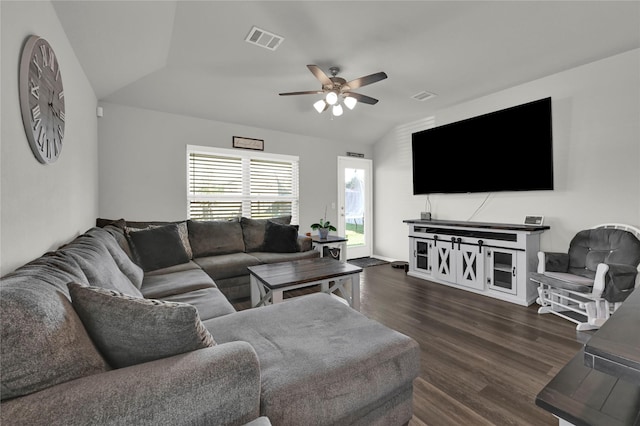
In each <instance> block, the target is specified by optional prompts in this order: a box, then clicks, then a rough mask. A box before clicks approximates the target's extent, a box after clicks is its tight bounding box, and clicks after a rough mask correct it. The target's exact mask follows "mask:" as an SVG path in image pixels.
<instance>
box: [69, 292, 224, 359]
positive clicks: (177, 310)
mask: <svg viewBox="0 0 640 426" xmlns="http://www.w3.org/2000/svg"><path fill="white" fill-rule="evenodd" d="M68 287H69V292H70V294H71V300H72V302H73V307H74V309H75V311H76V312H77V313H78V316H79V317H80V319H81V320H82V323H83V324H84V326H85V328H86V329H87V331H88V332H89V335H90V336H91V339H92V340H93V341H94V342H95V344H96V346H97V347H98V349H99V350H100V352H101V353H102V354H103V355H104V356H105V358H106V359H107V361H108V362H109V364H110V365H111V366H112V367H115V368H123V367H128V366H130V365H135V364H141V363H144V362H149V361H154V360H156V359H161V358H167V357H170V356H173V355H178V354H182V353H185V352H191V351H194V350H197V349H203V348H208V347H211V346H214V345H215V341H214V340H213V337H211V334H210V333H209V332H208V331H207V329H206V328H205V327H204V325H203V324H202V321H201V320H200V317H199V315H198V311H197V310H196V308H195V307H194V306H192V305H187V304H185V303H176V302H166V301H162V300H153V299H143V298H141V297H131V296H127V295H125V294H122V293H119V292H117V291H113V290H106V289H103V288H100V287H85V286H83V285H81V284H77V283H69V286H68Z"/></svg>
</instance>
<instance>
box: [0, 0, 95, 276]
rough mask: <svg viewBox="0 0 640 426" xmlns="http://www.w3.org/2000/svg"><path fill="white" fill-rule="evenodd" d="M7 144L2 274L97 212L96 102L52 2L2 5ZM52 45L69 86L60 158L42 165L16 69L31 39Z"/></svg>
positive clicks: (82, 226)
mask: <svg viewBox="0 0 640 426" xmlns="http://www.w3.org/2000/svg"><path fill="white" fill-rule="evenodd" d="M0 11H1V12H0V13H1V15H2V16H1V34H2V37H1V38H2V68H1V70H2V133H1V134H2V139H1V141H2V142H1V149H0V153H1V154H0V159H1V160H0V161H1V163H0V165H1V170H0V174H1V178H2V180H1V182H2V189H1V200H0V214H1V220H0V263H1V269H0V274H2V275H4V274H6V273H8V272H10V271H12V270H13V269H15V268H16V267H18V266H20V265H21V264H23V263H25V262H27V261H30V260H32V259H34V258H36V257H38V256H40V255H42V254H43V253H44V252H46V251H49V250H51V249H55V248H57V247H58V246H59V245H60V244H62V243H65V242H67V241H69V240H70V239H72V238H73V237H74V236H75V235H77V234H79V233H81V232H84V231H85V230H86V229H88V228H89V227H91V226H92V225H93V224H94V223H95V217H96V214H97V211H98V197H97V190H98V172H97V166H98V158H97V152H98V147H97V144H98V139H97V120H96V114H95V108H96V104H97V101H96V97H95V94H94V92H93V89H92V88H91V86H90V84H89V81H88V80H87V78H86V76H85V74H84V71H83V70H82V67H81V65H80V63H79V62H78V60H77V58H76V55H75V53H74V52H73V49H72V48H71V45H70V43H69V40H68V39H67V36H66V35H65V33H64V30H63V29H62V26H61V24H60V21H59V20H58V17H57V15H56V13H55V10H54V9H53V6H52V5H51V3H50V2H48V1H44V2H40V1H38V2H20V1H17V2H12V1H4V0H3V1H2V2H0ZM32 34H36V35H39V36H41V37H44V38H45V39H47V41H48V42H49V43H50V44H51V46H52V47H53V49H54V50H55V52H56V56H57V57H58V61H59V64H60V69H61V72H62V79H63V83H64V93H65V108H66V125H65V132H66V133H65V138H64V144H63V149H62V153H61V154H60V157H59V159H58V161H56V162H55V163H53V164H50V165H46V166H45V165H43V164H40V163H39V162H38V161H37V160H36V158H35V157H34V155H33V153H32V152H31V148H30V147H29V143H28V141H27V138H26V135H25V132H24V127H23V124H22V117H21V114H20V103H19V97H18V68H19V61H20V55H21V53H22V47H23V45H24V42H25V40H26V38H27V37H28V36H29V35H32Z"/></svg>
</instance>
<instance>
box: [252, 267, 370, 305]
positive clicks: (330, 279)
mask: <svg viewBox="0 0 640 426" xmlns="http://www.w3.org/2000/svg"><path fill="white" fill-rule="evenodd" d="M247 269H248V270H249V278H250V280H251V306H253V307H258V306H261V305H267V304H271V303H280V302H282V294H283V292H285V291H287V290H294V289H297V288H303V287H310V286H313V285H318V284H319V285H320V291H322V292H324V293H328V294H331V295H335V296H337V294H336V293H337V292H339V293H340V294H342V296H343V299H344V300H346V302H347V303H348V305H349V306H351V307H352V308H353V309H355V310H360V272H362V268H360V267H358V266H354V265H350V264H348V263H343V262H340V261H338V260H334V259H330V258H327V257H324V258H314V259H304V260H295V261H293V262H282V263H270V264H267V265H258V266H249V267H248V268H247ZM349 282H350V283H351V291H350V292H347V291H346V289H345V287H344V285H345V284H347V283H349Z"/></svg>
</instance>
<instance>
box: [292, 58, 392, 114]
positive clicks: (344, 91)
mask: <svg viewBox="0 0 640 426" xmlns="http://www.w3.org/2000/svg"><path fill="white" fill-rule="evenodd" d="M307 68H309V71H311V73H312V74H313V75H314V76H315V77H316V78H317V79H318V80H319V81H320V83H322V90H309V91H304V92H287V93H280V96H291V95H323V96H324V99H320V100H319V101H316V102H314V104H313V107H314V108H315V110H316V111H318V113H319V114H322V113H323V112H324V111H326V110H327V109H329V107H330V106H332V108H331V113H332V114H333V116H334V117H339V116H341V115H342V114H343V113H344V109H343V108H342V104H344V105H345V106H346V107H347V108H349V109H350V110H352V109H354V108H355V106H356V104H357V103H358V101H360V102H362V103H365V104H369V105H375V104H376V103H378V100H377V99H374V98H372V97H370V96H366V95H362V94H360V93H355V92H352V91H351V90H352V89H358V88H360V87H363V86H366V85H368V84H372V83H376V82H378V81H380V80H384V79H385V78H387V74H385V73H384V72H378V73H375V74H371V75H367V76H364V77H360V78H356V79H355V80H351V81H349V82H347V80H345V79H344V78H342V77H338V76H337V75H338V73H339V72H340V68H338V67H331V68H329V71H330V72H331V77H328V76H327V75H326V74H325V73H324V71H322V70H321V69H320V67H318V66H317V65H307Z"/></svg>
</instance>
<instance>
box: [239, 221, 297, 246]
mask: <svg viewBox="0 0 640 426" xmlns="http://www.w3.org/2000/svg"><path fill="white" fill-rule="evenodd" d="M269 220H270V221H272V222H278V223H282V224H285V225H289V224H290V223H291V216H278V217H273V218H271V219H249V218H248V217H242V218H240V224H241V225H242V237H243V239H244V245H245V251H246V252H247V253H251V252H253V251H264V238H265V232H266V226H267V221H269Z"/></svg>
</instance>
